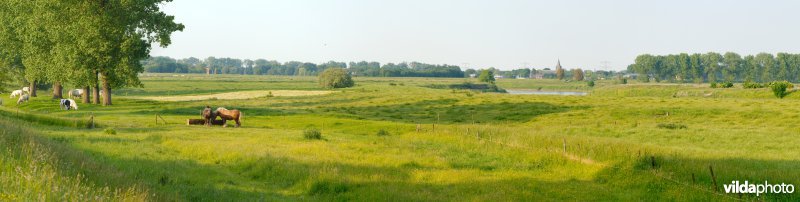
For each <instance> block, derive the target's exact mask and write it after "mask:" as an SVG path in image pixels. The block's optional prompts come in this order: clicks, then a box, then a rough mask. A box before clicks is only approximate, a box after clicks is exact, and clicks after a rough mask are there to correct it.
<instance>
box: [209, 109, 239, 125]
mask: <svg viewBox="0 0 800 202" xmlns="http://www.w3.org/2000/svg"><path fill="white" fill-rule="evenodd" d="M213 116H214V118H213V119H217V117H222V127H226V126H228V125H227V121H228V120H234V121H236V127H239V126H242V123H241V121H240V120H239V119H244V113H242V112H239V110H235V109H234V110H228V109H225V108H222V107H220V108H217V110H215V111H214V113H213Z"/></svg>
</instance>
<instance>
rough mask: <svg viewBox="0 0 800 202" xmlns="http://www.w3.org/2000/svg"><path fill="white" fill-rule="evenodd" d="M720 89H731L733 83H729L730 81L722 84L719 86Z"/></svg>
mask: <svg viewBox="0 0 800 202" xmlns="http://www.w3.org/2000/svg"><path fill="white" fill-rule="evenodd" d="M720 87H722V88H731V87H733V83H732V82H730V81H726V82H722V83H721V84H720Z"/></svg>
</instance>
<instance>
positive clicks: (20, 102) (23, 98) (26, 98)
mask: <svg viewBox="0 0 800 202" xmlns="http://www.w3.org/2000/svg"><path fill="white" fill-rule="evenodd" d="M28 99H30V95H27V94H25V95H22V96H19V99H18V100H17V104H22V103H23V102H27V101H28Z"/></svg>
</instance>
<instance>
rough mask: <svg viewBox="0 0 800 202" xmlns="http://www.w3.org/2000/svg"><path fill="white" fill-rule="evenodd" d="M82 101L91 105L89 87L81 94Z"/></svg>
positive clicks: (84, 88)
mask: <svg viewBox="0 0 800 202" xmlns="http://www.w3.org/2000/svg"><path fill="white" fill-rule="evenodd" d="M81 99H82V100H83V103H85V104H89V86H85V87H83V94H81Z"/></svg>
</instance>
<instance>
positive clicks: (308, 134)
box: [303, 128, 322, 140]
mask: <svg viewBox="0 0 800 202" xmlns="http://www.w3.org/2000/svg"><path fill="white" fill-rule="evenodd" d="M303 137H304V138H306V139H309V140H320V139H322V132H319V130H318V129H316V128H309V129H306V130H304V131H303Z"/></svg>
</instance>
